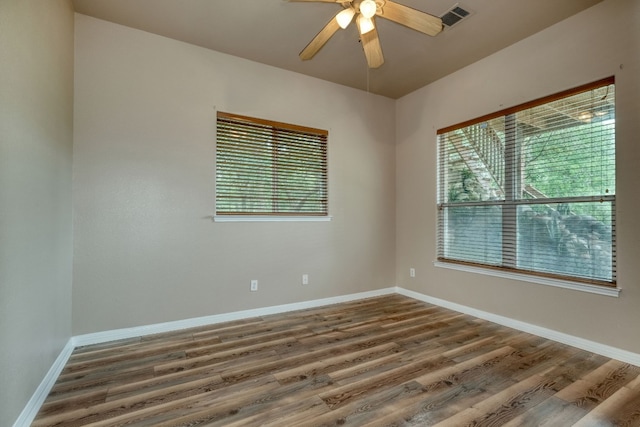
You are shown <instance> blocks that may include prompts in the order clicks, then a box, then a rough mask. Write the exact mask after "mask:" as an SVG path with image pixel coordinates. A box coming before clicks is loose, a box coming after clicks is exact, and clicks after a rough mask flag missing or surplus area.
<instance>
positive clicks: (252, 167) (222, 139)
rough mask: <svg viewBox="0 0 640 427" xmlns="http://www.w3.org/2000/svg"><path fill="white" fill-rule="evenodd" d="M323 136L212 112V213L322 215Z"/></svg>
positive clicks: (324, 177)
mask: <svg viewBox="0 0 640 427" xmlns="http://www.w3.org/2000/svg"><path fill="white" fill-rule="evenodd" d="M327 136H328V132H327V131H325V130H320V129H313V128H307V127H302V126H297V125H290V124H286V123H278V122H273V121H268V120H262V119H255V118H251V117H244V116H239V115H235V114H228V113H222V112H218V114H217V139H216V215H256V216H264V215H275V216H327V215H328V195H327Z"/></svg>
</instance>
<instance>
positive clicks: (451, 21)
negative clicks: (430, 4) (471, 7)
mask: <svg viewBox="0 0 640 427" xmlns="http://www.w3.org/2000/svg"><path fill="white" fill-rule="evenodd" d="M469 15H471V12H469V11H468V10H465V9H463V8H461V7H460V5H458V4H455V5H453V6H452V7H451V9H449V11H448V12H447V13H445V14H444V15H442V16H441V18H442V23H443V24H444V25H445V27H452V26H454V25H455V24H457V23H458V22H460V21H462V20H463V19H465V18H467V17H469Z"/></svg>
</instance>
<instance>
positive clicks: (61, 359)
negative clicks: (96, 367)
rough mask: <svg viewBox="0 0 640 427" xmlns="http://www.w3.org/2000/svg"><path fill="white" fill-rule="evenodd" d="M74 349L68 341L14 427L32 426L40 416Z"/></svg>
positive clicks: (70, 341)
mask: <svg viewBox="0 0 640 427" xmlns="http://www.w3.org/2000/svg"><path fill="white" fill-rule="evenodd" d="M73 349H74V345H73V343H72V340H69V341H67V344H66V345H65V346H64V348H63V349H62V351H61V352H60V354H59V355H58V357H57V358H56V360H55V361H54V362H53V365H51V368H49V372H47V374H46V375H45V376H44V378H43V380H42V382H40V385H39V386H38V388H37V389H36V391H35V392H34V393H33V396H31V399H29V401H28V402H27V405H26V406H25V407H24V409H23V410H22V412H21V413H20V415H19V416H18V419H16V421H15V423H13V427H27V426H30V425H31V423H32V422H33V420H34V419H35V417H36V415H38V411H39V410H40V407H42V404H43V403H44V401H45V399H46V398H47V396H48V395H49V392H50V391H51V388H52V387H53V385H54V384H55V383H56V380H57V379H58V376H59V375H60V372H62V369H63V368H64V365H66V363H67V360H69V356H71V353H72V352H73Z"/></svg>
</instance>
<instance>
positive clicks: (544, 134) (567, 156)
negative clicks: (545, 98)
mask: <svg viewBox="0 0 640 427" xmlns="http://www.w3.org/2000/svg"><path fill="white" fill-rule="evenodd" d="M613 103H614V87H613V85H611V86H605V87H601V88H598V89H595V90H593V91H589V92H584V93H580V94H577V95H574V96H571V97H569V98H563V99H560V100H557V101H554V102H552V103H550V104H545V105H542V106H539V107H535V108H531V109H528V110H525V111H522V112H519V113H518V114H517V118H516V120H517V121H518V128H519V138H520V144H521V146H522V156H521V166H522V176H523V179H524V183H523V189H522V190H523V192H524V197H525V198H540V197H578V196H598V195H604V194H615V118H614V114H615V113H614V105H613Z"/></svg>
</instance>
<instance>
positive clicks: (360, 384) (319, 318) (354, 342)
mask: <svg viewBox="0 0 640 427" xmlns="http://www.w3.org/2000/svg"><path fill="white" fill-rule="evenodd" d="M33 425H34V426H84V425H90V426H121V425H136V426H196V425H207V426H258V425H260V426H341V425H348V426H456V427H458V426H542V425H545V426H571V425H576V426H640V368H638V367H636V366H633V365H629V364H626V363H623V362H620V361H616V360H612V359H608V358H606V357H603V356H599V355H596V354H593V353H589V352H586V351H582V350H579V349H576V348H573V347H569V346H566V345H562V344H559V343H556V342H553V341H549V340H546V339H543V338H540V337H536V336H533V335H529V334H526V333H523V332H519V331H516V330H513V329H509V328H506V327H503V326H499V325H496V324H493V323H490V322H487V321H484V320H481V319H477V318H474V317H471V316H467V315H463V314H460V313H457V312H453V311H450V310H446V309H443V308H440V307H436V306H432V305H429V304H426V303H423V302H420V301H416V300H413V299H410V298H407V297H403V296H400V295H391V296H384V297H379V298H371V299H365V300H360V301H356V302H350V303H344V304H336V305H332V306H327V307H322V308H315V309H309V310H302V311H297V312H291V313H286V314H279V315H273V316H265V317H261V318H252V319H245V320H240V321H234V322H229V323H223V324H217V325H212V326H207V327H201V328H195V329H188V330H183V331H179V332H173V333H166V334H159V335H153V336H146V337H141V338H136V339H127V340H121V341H116V342H111V343H106V344H99V345H93V346H87V347H81V348H77V349H76V350H75V351H74V352H73V354H72V356H71V358H70V359H69V361H68V363H67V365H66V366H65V368H64V370H63V371H62V373H61V375H60V377H59V378H58V380H57V382H56V384H55V385H54V387H53V389H52V390H51V393H50V394H49V396H48V398H47V399H46V401H45V403H44V405H43V406H42V408H41V410H40V412H39V413H38V416H37V417H36V420H35V421H34V423H33Z"/></svg>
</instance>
